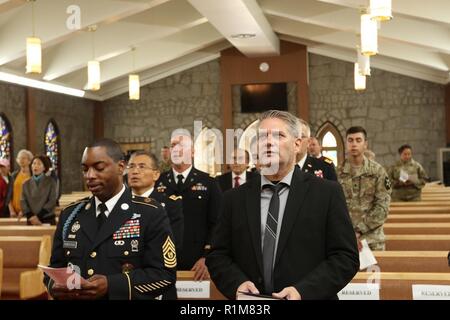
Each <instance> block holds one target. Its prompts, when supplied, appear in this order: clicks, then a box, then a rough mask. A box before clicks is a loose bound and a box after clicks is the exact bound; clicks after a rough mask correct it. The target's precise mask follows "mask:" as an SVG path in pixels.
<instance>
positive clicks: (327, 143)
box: [317, 122, 345, 166]
mask: <svg viewBox="0 0 450 320" xmlns="http://www.w3.org/2000/svg"><path fill="white" fill-rule="evenodd" d="M317 139H318V140H319V143H320V144H321V145H322V155H323V156H325V157H328V158H330V159H331V160H333V163H334V165H335V166H338V165H339V164H342V162H343V161H344V154H345V153H344V152H345V151H344V142H343V140H342V137H341V135H340V133H339V131H338V129H337V128H336V127H335V126H334V125H333V124H332V123H331V122H325V123H324V124H323V125H322V126H321V127H320V128H319V130H317Z"/></svg>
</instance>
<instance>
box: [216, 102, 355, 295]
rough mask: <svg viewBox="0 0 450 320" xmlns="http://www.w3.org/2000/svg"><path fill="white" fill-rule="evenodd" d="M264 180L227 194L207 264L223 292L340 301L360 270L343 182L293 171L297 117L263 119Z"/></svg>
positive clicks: (259, 178)
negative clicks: (342, 294) (339, 182)
mask: <svg viewBox="0 0 450 320" xmlns="http://www.w3.org/2000/svg"><path fill="white" fill-rule="evenodd" d="M260 121H261V122H260V125H259V129H260V130H259V133H258V135H259V142H258V144H259V150H260V151H259V154H260V157H261V163H262V165H263V167H262V169H261V176H257V177H255V178H254V179H252V180H251V181H250V182H248V183H246V184H244V185H242V186H241V187H239V188H237V189H232V190H230V191H228V192H226V193H225V196H224V210H223V213H222V215H221V217H220V219H219V223H218V227H217V230H216V233H215V237H214V239H213V244H212V249H211V252H210V254H209V255H208V256H207V265H208V268H209V270H210V273H211V278H212V279H213V281H214V283H215V284H216V286H217V287H218V288H219V290H220V291H221V292H222V293H223V294H224V295H225V296H226V297H228V298H230V299H233V298H235V297H237V295H239V292H251V293H254V294H258V293H264V294H270V295H273V296H274V297H275V298H280V299H290V300H298V299H336V298H337V293H338V292H339V291H340V290H341V289H342V288H343V287H344V286H345V285H347V283H348V282H350V281H351V279H352V278H353V277H354V275H355V274H356V272H357V270H358V268H359V259H358V249H357V244H356V237H355V234H354V232H353V227H352V224H351V221H350V217H349V214H348V211H347V208H346V204H345V198H344V194H343V192H342V189H341V187H340V185H339V184H338V183H336V182H334V181H328V180H325V179H318V178H316V177H315V176H313V175H309V174H305V173H303V172H301V171H300V170H299V168H297V167H295V154H296V153H298V152H299V150H300V144H301V139H300V138H299V137H300V135H299V131H298V127H299V124H298V119H297V118H296V117H294V116H292V115H291V114H289V113H287V112H284V111H274V110H272V111H268V112H265V113H264V114H262V115H261V118H260Z"/></svg>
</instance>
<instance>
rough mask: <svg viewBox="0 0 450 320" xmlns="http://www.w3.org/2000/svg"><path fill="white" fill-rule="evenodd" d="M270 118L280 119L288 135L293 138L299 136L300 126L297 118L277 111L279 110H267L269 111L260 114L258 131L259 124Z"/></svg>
mask: <svg viewBox="0 0 450 320" xmlns="http://www.w3.org/2000/svg"><path fill="white" fill-rule="evenodd" d="M270 118H275V119H280V120H282V121H283V122H284V123H286V124H287V127H288V130H289V133H290V134H291V135H292V136H293V137H298V136H299V135H300V131H301V129H302V124H301V123H300V122H299V120H298V118H297V117H296V116H293V115H292V114H290V113H289V112H286V111H279V110H269V111H266V112H264V113H262V114H261V115H260V116H259V124H258V130H259V128H260V125H261V122H262V121H263V120H265V119H270Z"/></svg>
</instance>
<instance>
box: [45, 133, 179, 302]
mask: <svg viewBox="0 0 450 320" xmlns="http://www.w3.org/2000/svg"><path fill="white" fill-rule="evenodd" d="M81 165H82V169H83V175H84V178H85V180H86V184H87V187H88V188H89V190H90V191H91V192H92V195H93V196H92V197H90V198H87V199H83V200H82V201H79V202H77V203H74V204H72V205H70V206H68V207H67V208H66V209H65V210H64V211H63V212H62V213H61V217H60V219H59V223H58V226H57V229H56V231H55V236H54V243H53V249H52V256H51V260H50V267H54V268H64V267H70V268H73V269H74V270H78V271H79V272H80V275H81V276H82V277H83V278H85V279H87V281H82V280H80V282H79V283H78V285H76V281H75V285H74V283H72V282H71V283H66V284H64V285H63V284H56V283H55V282H54V281H53V280H52V279H50V278H49V277H48V276H46V277H45V279H44V282H45V284H46V286H47V288H48V292H49V293H50V294H51V295H52V296H53V297H54V298H55V299H154V298H157V297H159V296H160V295H161V294H163V293H165V292H166V290H167V288H169V287H170V286H172V285H173V284H174V283H175V281H176V265H177V260H176V252H175V245H174V244H173V241H172V239H173V237H172V232H171V230H170V224H169V219H168V217H167V215H166V213H165V211H164V209H163V207H162V206H161V205H160V204H159V203H158V202H156V201H155V200H153V199H151V198H142V197H133V196H132V194H131V191H130V190H129V189H127V188H125V186H124V185H123V180H122V174H123V171H124V169H125V162H124V161H123V154H122V151H121V150H120V146H119V145H118V144H117V143H116V142H115V141H113V140H110V139H101V140H98V141H96V142H94V143H93V144H92V145H90V146H89V147H87V148H86V149H85V150H84V153H83V157H82V163H81ZM75 279H76V277H75Z"/></svg>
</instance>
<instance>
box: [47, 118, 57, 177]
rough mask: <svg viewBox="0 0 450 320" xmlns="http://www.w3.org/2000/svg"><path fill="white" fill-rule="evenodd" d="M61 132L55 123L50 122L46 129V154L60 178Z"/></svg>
mask: <svg viewBox="0 0 450 320" xmlns="http://www.w3.org/2000/svg"><path fill="white" fill-rule="evenodd" d="M59 143H60V138H59V130H58V126H57V125H56V123H55V121H53V120H50V121H49V123H48V124H47V127H46V128H45V154H46V155H47V156H48V157H49V158H50V160H51V162H52V166H53V168H54V169H55V172H56V173H57V174H58V176H59Z"/></svg>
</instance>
